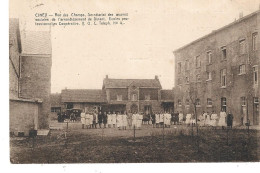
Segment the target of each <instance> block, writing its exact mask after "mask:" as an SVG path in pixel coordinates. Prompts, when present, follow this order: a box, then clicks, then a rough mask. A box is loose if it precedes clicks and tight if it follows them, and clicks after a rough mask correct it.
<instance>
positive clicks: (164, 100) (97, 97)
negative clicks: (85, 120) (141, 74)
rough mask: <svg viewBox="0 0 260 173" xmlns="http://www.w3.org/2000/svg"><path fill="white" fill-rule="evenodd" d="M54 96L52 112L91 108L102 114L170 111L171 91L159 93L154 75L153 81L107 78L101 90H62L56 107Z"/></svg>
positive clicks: (172, 94)
mask: <svg viewBox="0 0 260 173" xmlns="http://www.w3.org/2000/svg"><path fill="white" fill-rule="evenodd" d="M58 97H59V95H58V94H53V95H52V98H53V100H52V101H51V103H52V110H51V111H52V112H56V110H58V111H59V110H61V111H64V109H80V110H82V111H83V110H85V111H88V110H90V111H92V110H93V109H96V110H101V111H103V112H104V111H106V112H118V111H120V112H122V111H127V112H143V113H145V114H149V113H151V112H152V111H153V112H158V111H170V112H173V111H174V93H173V90H162V87H161V83H160V81H159V79H158V77H157V76H155V78H154V79H111V78H109V77H108V76H106V78H104V80H103V86H102V89H95V90H94V89H92V90H91V89H64V90H62V91H61V94H60V97H61V99H60V100H61V101H60V106H58V105H59V104H57V101H55V100H57V98H58Z"/></svg>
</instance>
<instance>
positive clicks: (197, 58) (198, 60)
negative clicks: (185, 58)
mask: <svg viewBox="0 0 260 173" xmlns="http://www.w3.org/2000/svg"><path fill="white" fill-rule="evenodd" d="M195 61H196V62H195V63H196V68H199V67H200V66H201V62H200V56H196V60H195Z"/></svg>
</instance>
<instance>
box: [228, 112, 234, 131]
mask: <svg viewBox="0 0 260 173" xmlns="http://www.w3.org/2000/svg"><path fill="white" fill-rule="evenodd" d="M232 125H233V115H232V113H231V112H229V113H228V115H227V126H228V127H230V128H231V129H232Z"/></svg>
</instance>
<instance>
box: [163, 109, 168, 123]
mask: <svg viewBox="0 0 260 173" xmlns="http://www.w3.org/2000/svg"><path fill="white" fill-rule="evenodd" d="M167 120H168V119H167V112H166V111H165V112H164V113H163V124H164V127H167Z"/></svg>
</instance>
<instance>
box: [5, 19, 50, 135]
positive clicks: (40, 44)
mask: <svg viewBox="0 0 260 173" xmlns="http://www.w3.org/2000/svg"><path fill="white" fill-rule="evenodd" d="M50 88H51V38H50V32H48V31H37V32H35V31H21V30H20V27H19V20H18V19H10V24H9V103H10V132H11V133H15V134H16V135H18V134H22V135H28V134H29V130H37V129H42V128H48V115H49V110H50Z"/></svg>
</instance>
